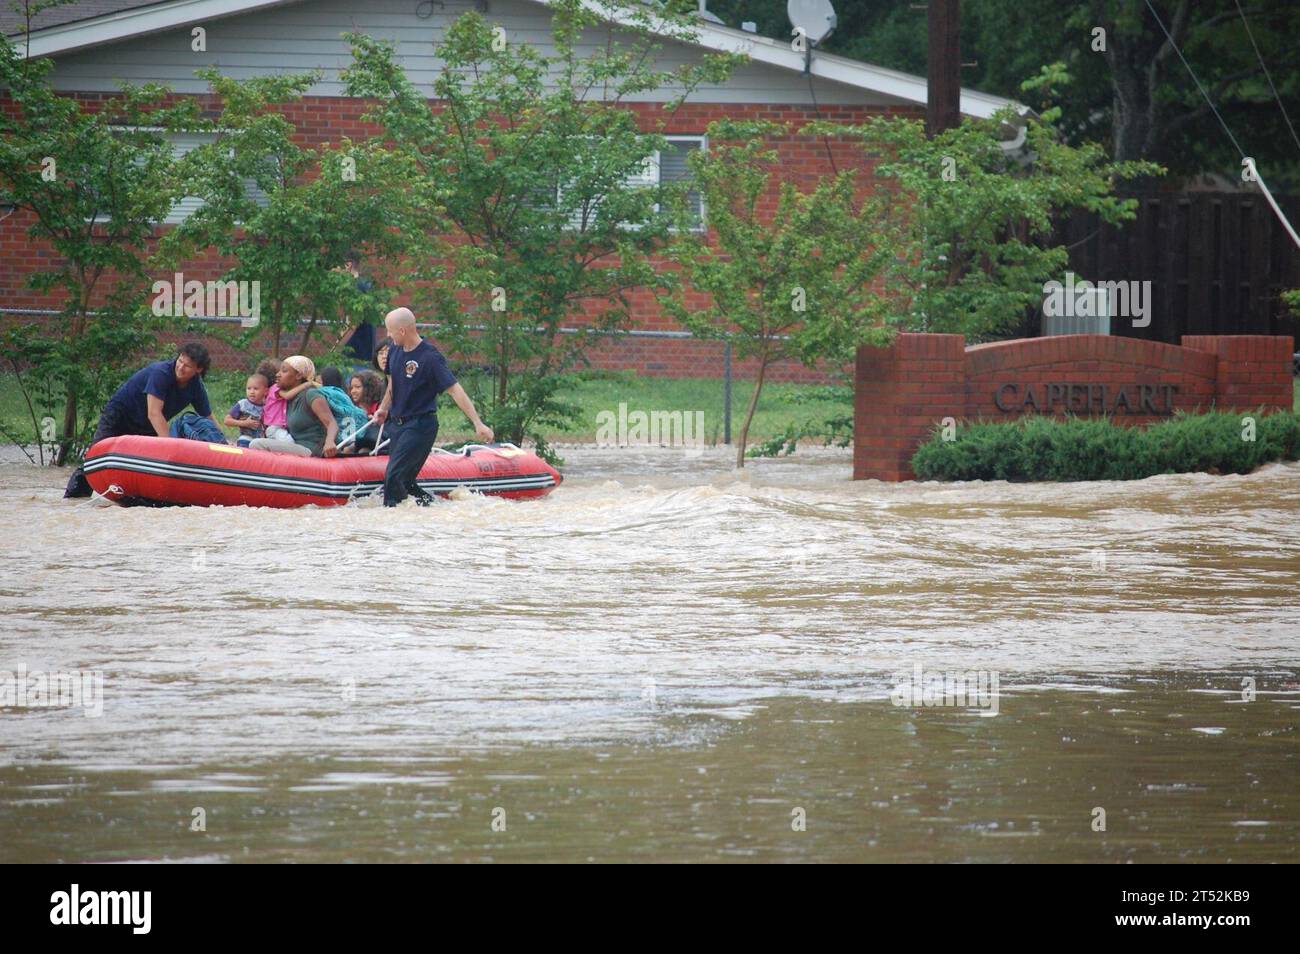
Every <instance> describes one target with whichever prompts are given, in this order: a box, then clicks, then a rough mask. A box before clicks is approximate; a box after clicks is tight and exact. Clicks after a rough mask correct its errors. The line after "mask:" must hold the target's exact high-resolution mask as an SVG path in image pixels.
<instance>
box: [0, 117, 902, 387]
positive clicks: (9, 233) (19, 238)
mask: <svg viewBox="0 0 1300 954" xmlns="http://www.w3.org/2000/svg"><path fill="white" fill-rule="evenodd" d="M76 97H77V99H78V100H79V101H81V103H82V104H83V106H84V107H85V108H86V109H97V108H99V107H100V106H101V105H102V104H103V103H104V101H106V100H107V99H109V98H111V97H110V95H109V94H104V93H83V94H76ZM196 98H198V99H199V100H200V101H202V102H204V104H205V106H206V107H207V111H208V113H209V114H210V115H215V114H216V108H217V103H216V101H215V100H214V99H213V98H212V97H210V96H200V97H196ZM365 108H366V104H365V102H363V101H360V100H356V99H351V98H347V97H310V98H307V99H304V100H303V101H301V102H299V103H295V104H291V105H289V106H286V107H284V108H283V110H282V111H283V112H284V114H285V115H286V116H287V117H288V118H289V119H290V120H291V121H293V122H294V124H295V125H296V126H297V128H298V131H299V134H300V135H299V141H300V142H301V143H303V144H304V145H317V144H320V143H325V142H334V141H338V140H339V139H342V138H344V137H347V138H351V139H361V138H365V137H368V136H370V135H372V134H375V133H377V132H378V131H379V130H378V129H377V128H376V127H373V126H371V125H368V124H366V123H364V122H362V120H361V116H362V113H363V112H364V111H365ZM625 108H628V109H630V110H631V111H632V112H634V113H635V114H636V115H637V117H638V120H639V123H640V127H641V128H642V129H643V130H646V131H650V130H653V129H655V128H656V126H657V125H658V123H660V122H663V123H664V128H663V130H662V132H664V133H665V134H667V135H698V134H701V133H703V132H704V131H705V128H706V127H707V126H708V124H709V123H710V122H712V121H713V120H715V119H722V118H726V117H735V118H746V119H771V120H778V121H786V122H790V123H792V124H796V125H797V124H799V123H802V122H804V121H811V120H814V119H817V118H819V115H820V118H822V119H830V120H836V121H841V122H850V123H859V122H862V121H864V120H865V119H867V118H868V117H870V116H872V115H879V114H881V113H882V112H889V113H895V114H903V115H911V116H914V117H917V118H920V117H923V115H924V111H923V110H921V109H917V108H913V107H890V108H889V109H887V110H882V109H881V108H880V107H868V106H843V105H834V106H825V107H822V109H821V111H820V114H818V113H816V112H814V110H813V109H812V108H811V107H804V106H791V105H784V104H779V105H764V104H733V103H725V104H722V103H685V104H683V105H682V106H681V107H680V108H679V109H677V110H676V111H675V112H674V113H671V114H669V113H666V112H665V111H664V110H663V109H662V107H661V106H659V105H658V104H654V103H632V104H627V106H626V107H625ZM0 109H12V103H10V102H9V101H7V100H6V99H4V98H3V97H0ZM772 146H773V147H774V148H775V149H776V150H777V152H778V154H779V155H780V157H781V160H782V165H783V168H784V169H785V170H786V174H787V178H788V179H789V180H790V181H792V182H794V183H795V184H796V185H797V186H799V187H800V188H804V189H807V188H811V187H812V186H813V185H814V184H815V183H816V181H817V179H818V178H819V177H820V176H822V175H825V174H828V173H830V172H831V170H832V164H831V161H830V159H828V157H827V152H828V150H829V152H830V154H831V155H832V156H833V157H834V167H835V168H837V169H840V170H843V169H846V168H853V167H859V168H864V169H870V168H871V163H870V162H869V161H868V160H866V158H865V157H864V154H863V152H862V150H861V148H860V147H859V146H857V145H856V144H854V143H852V142H849V141H846V140H836V139H831V140H825V139H808V138H806V137H794V136H792V137H787V138H781V139H774V140H772ZM777 196H778V192H777V190H776V189H773V190H772V191H771V192H770V194H769V196H768V197H767V199H766V201H764V202H762V203H760V209H762V210H763V211H765V212H767V213H769V214H770V213H772V212H774V211H775V209H776V202H777ZM30 224H31V223H30V221H29V220H28V219H27V218H26V217H25V216H24V215H22V214H15V215H11V216H10V217H9V218H8V219H7V220H5V221H3V222H0V308H50V309H57V308H58V307H59V304H60V299H59V297H58V296H57V295H56V296H43V295H37V294H35V293H32V292H30V291H28V290H27V289H26V287H25V283H26V280H27V278H28V276H29V275H30V274H31V273H32V272H33V271H35V270H37V269H38V268H39V267H41V264H42V263H48V262H50V261H52V260H54V259H55V257H56V256H55V253H54V251H53V250H52V249H51V248H50V247H48V246H46V245H42V244H35V243H32V242H31V241H30V240H29V239H28V238H27V235H26V232H27V228H28V226H29V225H30ZM230 264H231V263H229V262H226V261H223V260H221V259H220V258H218V257H217V256H216V255H208V256H205V257H203V258H200V259H197V260H195V261H192V262H187V263H183V264H182V266H181V267H180V271H182V272H184V273H185V277H186V278H187V279H197V280H199V281H208V280H211V279H216V278H218V277H220V275H221V274H222V273H223V271H224V270H225V269H226V268H227V267H228V266H229V265H230ZM658 264H659V265H661V266H662V265H663V264H664V263H663V262H662V261H660V262H659V263H658ZM156 277H160V278H161V277H167V276H163V275H159V276H156ZM110 279H111V276H109V277H106V280H105V282H104V286H103V287H104V288H105V289H107V288H108V287H111V281H110ZM630 298H631V300H632V303H633V309H632V316H633V320H634V322H635V325H634V326H635V327H637V328H642V329H657V330H681V329H680V326H679V325H678V324H677V323H676V322H674V321H673V320H672V319H671V318H669V317H667V316H665V315H664V314H663V313H662V310H661V309H660V308H659V307H658V306H657V304H656V303H655V301H654V298H653V296H652V295H651V294H649V293H648V292H635V293H633V294H632V295H631V296H630ZM701 301H707V297H704V296H702V297H701ZM2 317H3V316H0V319H2ZM582 323H583V319H582V318H581V317H580V316H579V317H575V321H574V324H582ZM288 340H295V339H293V338H292V337H291V336H290V337H289V338H288ZM209 344H210V345H211V346H212V348H213V351H214V354H215V355H216V356H217V357H218V360H220V361H226V360H229V361H231V362H233V363H235V364H239V365H240V366H243V365H246V364H247V362H248V360H249V359H250V358H252V357H253V356H251V355H236V354H230V353H229V349H227V348H226V347H225V346H224V345H220V344H218V343H216V342H212V341H210V342H209ZM721 355H722V349H721V346H718V345H713V344H709V343H703V342H696V341H672V340H659V341H645V342H636V343H635V344H629V343H611V344H609V345H606V346H602V347H601V348H599V349H597V352H596V354H595V357H594V360H593V364H594V365H595V366H596V367H602V368H609V369H631V370H635V371H638V372H642V373H646V374H659V375H666V376H670V377H678V376H683V375H687V376H695V375H700V376H720V375H721V374H722V357H721ZM845 370H847V369H845ZM734 372H735V374H736V375H737V376H738V377H740V376H752V373H753V368H752V367H751V366H750V365H748V364H742V363H736V364H735V365H734ZM773 379H774V380H793V381H803V382H817V383H821V382H825V381H827V380H829V378H828V377H827V375H825V374H824V373H821V372H818V371H812V370H809V369H805V368H803V367H802V366H800V365H798V364H797V363H793V362H791V363H787V364H784V365H781V366H778V367H777V368H775V369H774V370H773Z"/></svg>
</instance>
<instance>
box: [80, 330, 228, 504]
mask: <svg viewBox="0 0 1300 954" xmlns="http://www.w3.org/2000/svg"><path fill="white" fill-rule="evenodd" d="M209 364H211V359H210V358H209V357H208V349H207V348H205V347H204V346H203V345H201V344H197V343H193V342H192V343H190V344H187V345H184V346H183V347H182V348H181V350H180V354H178V355H177V356H176V359H175V360H174V361H157V362H155V363H154V364H151V365H149V366H148V367H145V368H141V369H140V370H139V371H137V372H136V373H135V374H133V375H131V377H130V379H129V380H127V382H126V384H124V385H122V386H121V387H120V388H118V389H117V393H116V394H114V395H113V396H112V397H111V398H109V399H108V403H107V404H105V405H104V410H103V412H102V413H101V414H100V415H99V424H98V426H96V428H95V436H94V437H92V438H91V439H90V443H89V444H87V445H86V449H87V450H89V449H90V448H91V447H94V446H95V443H96V442H97V441H102V440H104V439H105V438H108V437H120V436H121V435H123V434H140V435H143V436H145V437H170V436H171V435H170V434H169V433H168V431H167V420H168V418H172V417H175V416H176V415H177V414H179V413H180V412H181V411H182V410H184V409H185V408H186V407H192V408H194V410H195V411H197V412H198V414H199V416H200V417H206V418H208V419H209V420H210V421H212V425H213V427H216V428H217V430H218V431H220V429H221V425H219V424H218V423H217V419H216V417H215V416H213V414H212V406H211V405H210V404H209V403H208V392H207V391H206V390H204V388H203V376H204V375H205V374H207V373H208V365H209ZM91 492H92V490H91V486H90V482H89V481H88V480H86V473H85V471H84V470H82V468H80V467H78V468H77V469H76V470H75V471H73V472H72V476H71V477H70V478H69V479H68V486H67V489H66V490H64V492H63V496H64V497H89V496H90V495H91Z"/></svg>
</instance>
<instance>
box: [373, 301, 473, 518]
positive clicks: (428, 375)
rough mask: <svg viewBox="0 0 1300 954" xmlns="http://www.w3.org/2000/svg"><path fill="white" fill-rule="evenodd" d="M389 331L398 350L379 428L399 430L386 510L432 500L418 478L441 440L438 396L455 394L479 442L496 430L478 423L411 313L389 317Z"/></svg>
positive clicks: (399, 311)
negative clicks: (389, 423) (386, 426)
mask: <svg viewBox="0 0 1300 954" xmlns="http://www.w3.org/2000/svg"><path fill="white" fill-rule="evenodd" d="M384 327H385V328H386V329H387V331H388V336H389V337H390V338H392V339H393V347H392V350H390V351H389V352H388V390H387V391H385V392H384V399H383V401H381V402H380V404H379V410H378V411H376V412H375V423H376V424H382V423H384V421H386V420H391V421H392V423H393V425H394V427H393V430H392V431H390V433H392V441H393V442H392V444H390V445H389V450H388V470H386V471H385V472H384V506H385V507H396V506H397V505H398V504H399V503H401V502H402V501H403V500H405V499H406V497H407V496H411V497H414V498H415V502H416V503H417V504H420V505H421V506H426V505H428V504H431V503H433V498H432V497H431V496H429V494H427V493H425V491H423V490H421V489H420V485H419V484H417V483H416V477H417V476H418V475H419V473H420V468H421V467H423V466H424V462H425V461H426V460H427V459H428V458H429V452H430V451H432V450H433V442H434V441H435V440H436V439H437V437H438V395H439V394H441V393H442V392H443V391H446V392H447V393H448V394H450V395H451V399H452V400H453V401H455V402H456V406H457V407H459V408H460V409H461V410H462V411H464V412H465V416H466V417H467V418H469V422H470V423H471V424H473V425H474V433H475V434H477V435H478V438H479V440H481V441H483V442H484V443H489V442H491V440H492V436H493V435H492V428H490V427H488V426H487V425H486V424H484V423H483V422H482V421H481V420H479V416H478V411H476V410H475V409H474V402H473V401H471V400H470V397H469V395H468V394H466V393H465V389H464V388H463V387H461V386H460V384H459V383H458V382H457V381H456V376H455V375H454V374H452V373H451V369H450V368H448V367H447V359H446V358H444V357H443V356H442V352H441V351H439V350H438V349H437V348H435V347H434V346H433V345H431V344H429V342H427V341H425V340H424V339H423V338H421V337H420V333H419V332H418V331H417V330H416V329H415V315H414V314H412V313H411V309H409V308H396V309H394V310H393V311H390V312H389V313H388V314H387V315H385V316H384ZM390 412H391V417H390ZM393 431H396V433H393Z"/></svg>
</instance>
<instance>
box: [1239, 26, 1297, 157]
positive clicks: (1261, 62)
mask: <svg viewBox="0 0 1300 954" xmlns="http://www.w3.org/2000/svg"><path fill="white" fill-rule="evenodd" d="M1232 2H1233V3H1235V4H1236V5H1237V12H1238V13H1240V14H1241V25H1242V26H1244V27H1245V28H1246V36H1248V37H1250V45H1251V46H1252V47H1254V48H1255V59H1257V60H1259V68H1260V69H1262V70H1263V71H1264V78H1265V79H1266V80H1268V88H1269V89H1271V90H1272V91H1273V98H1274V99H1275V100H1277V108H1278V109H1280V110H1282V118H1283V119H1285V120H1286V128H1287V129H1289V130H1291V138H1292V139H1294V140H1295V144H1296V145H1297V146H1300V136H1297V135H1296V132H1295V127H1294V126H1292V125H1291V117H1290V116H1288V115H1287V114H1286V107H1285V106H1283V105H1282V97H1281V96H1279V95H1278V93H1277V87H1276V86H1274V85H1273V77H1272V75H1271V74H1270V73H1269V71H1268V67H1267V66H1265V65H1264V56H1263V54H1261V53H1260V52H1259V44H1258V43H1256V42H1255V34H1254V33H1253V32H1251V29H1250V23H1249V22H1248V21H1247V20H1246V11H1245V10H1243V9H1241V4H1240V3H1238V0H1232Z"/></svg>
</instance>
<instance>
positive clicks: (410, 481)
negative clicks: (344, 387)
mask: <svg viewBox="0 0 1300 954" xmlns="http://www.w3.org/2000/svg"><path fill="white" fill-rule="evenodd" d="M393 424H394V425H396V429H397V433H396V434H393V436H392V443H391V444H389V445H388V469H387V470H386V471H384V506H385V507H396V506H397V505H398V504H399V503H401V502H402V501H403V500H405V499H406V498H407V497H408V496H410V497H414V498H415V502H416V503H418V504H430V503H433V498H432V497H430V496H429V494H427V493H426V492H425V491H423V490H421V489H420V485H419V484H418V483H416V477H417V476H418V475H419V473H420V468H421V467H423V466H424V462H425V461H426V460H428V459H429V452H430V451H432V450H433V442H434V441H435V440H437V438H438V413H437V412H436V411H427V412H425V413H424V414H417V415H415V416H414V417H405V418H402V419H401V421H400V422H398V421H394V422H393ZM391 427H392V425H390V430H391Z"/></svg>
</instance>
